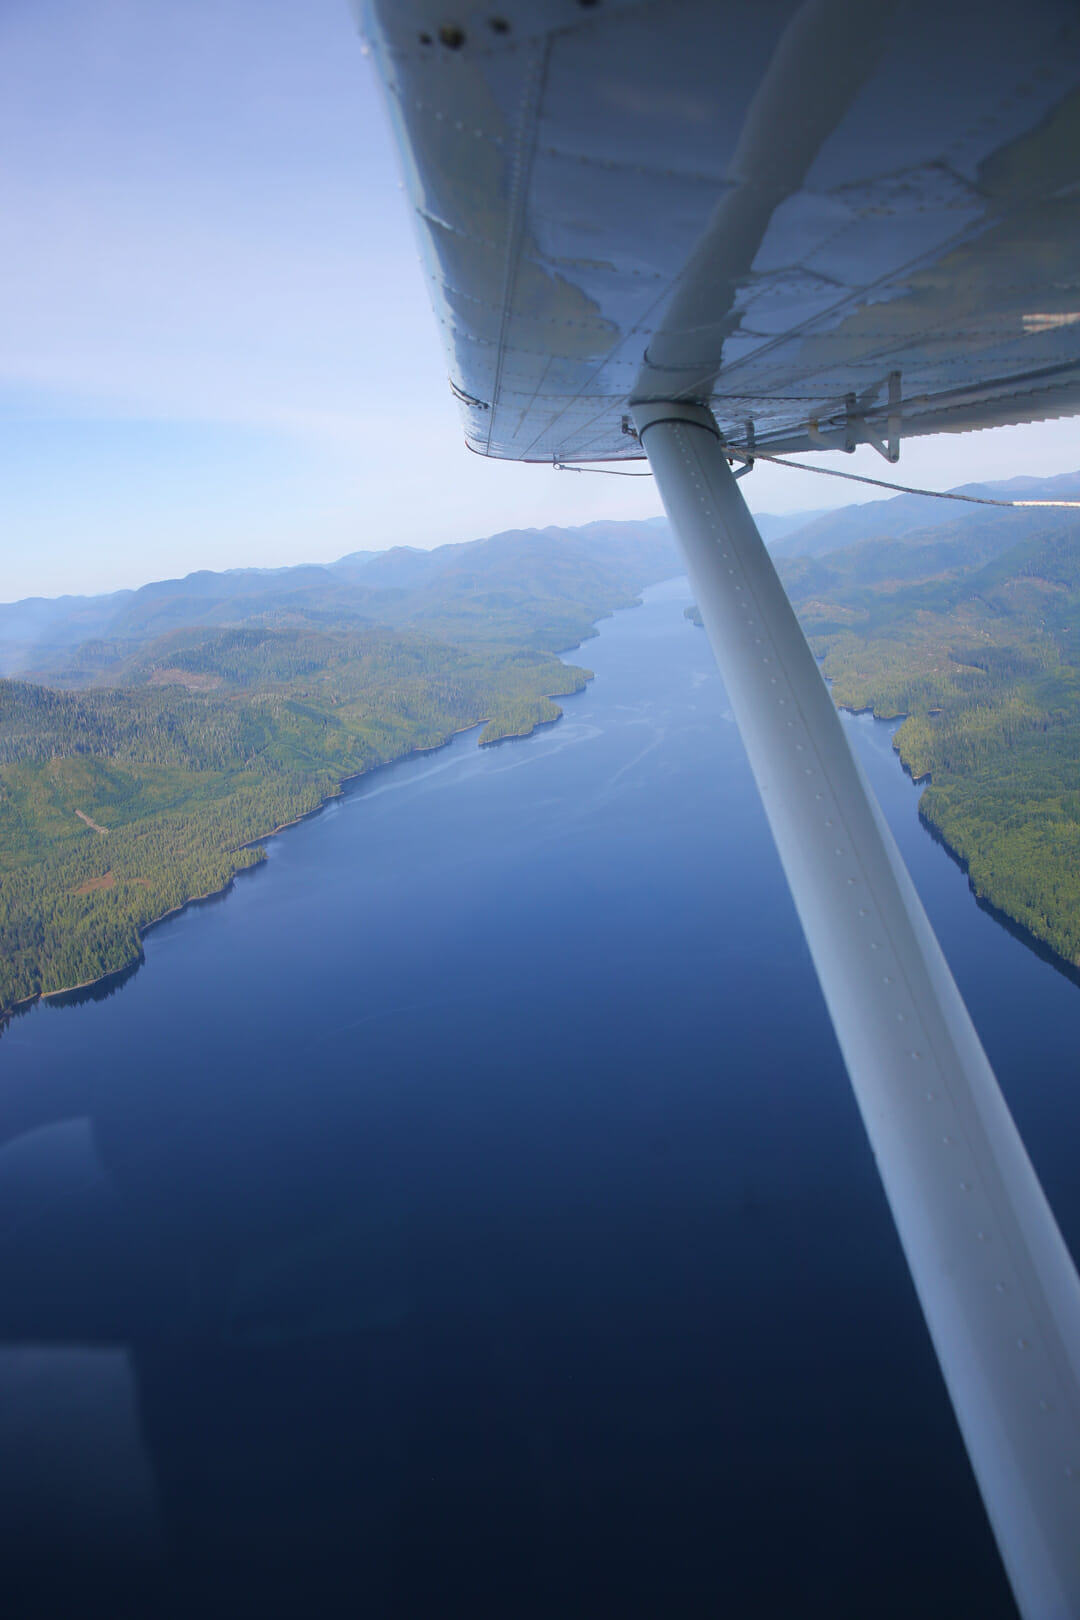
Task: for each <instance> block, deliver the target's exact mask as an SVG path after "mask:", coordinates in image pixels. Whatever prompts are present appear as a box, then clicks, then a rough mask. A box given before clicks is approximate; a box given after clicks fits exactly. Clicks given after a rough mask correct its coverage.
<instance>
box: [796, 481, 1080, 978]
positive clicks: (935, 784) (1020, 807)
mask: <svg viewBox="0 0 1080 1620" xmlns="http://www.w3.org/2000/svg"><path fill="white" fill-rule="evenodd" d="M780 568H781V574H782V577H783V578H784V581H785V584H786V585H787V588H788V590H789V592H790V594H791V596H792V599H793V601H794V602H795V605H796V608H797V610H798V612H799V615H800V618H801V620H802V623H803V626H804V628H805V630H806V631H807V634H808V635H809V636H810V639H811V644H812V645H813V647H814V649H815V651H816V652H817V653H818V654H819V656H820V657H821V658H822V659H823V668H824V672H825V674H826V676H827V677H828V678H829V680H830V681H831V683H832V691H833V696H834V697H835V699H836V702H837V703H838V704H839V705H840V706H841V707H844V708H850V709H854V710H864V709H870V710H872V711H873V712H874V714H876V715H877V716H878V717H879V718H882V719H885V718H900V717H903V719H902V724H901V725H900V726H899V728H898V730H897V732H896V737H895V746H896V748H897V750H898V752H899V754H900V757H901V759H902V760H903V762H904V764H905V766H906V767H907V768H908V770H909V771H910V772H911V774H912V775H913V776H914V777H915V778H916V779H917V780H922V779H926V780H927V786H926V788H925V790H924V792H923V795H922V798H921V800H920V804H919V812H920V815H921V816H922V817H923V819H924V820H925V821H926V822H927V824H928V825H929V826H931V827H932V828H934V829H935V830H936V831H937V832H938V833H939V834H940V836H941V837H942V839H943V840H944V841H945V843H946V844H947V845H948V847H949V848H950V849H951V850H952V851H953V852H954V853H955V854H956V855H957V856H958V857H959V858H960V860H961V861H962V862H963V863H964V864H965V866H966V867H967V871H968V875H969V877H970V880H971V885H972V888H973V889H974V891H975V893H976V894H977V895H978V896H980V897H981V898H983V899H985V900H987V901H989V902H990V903H991V904H992V905H994V906H995V907H997V908H998V909H999V910H1000V911H1002V912H1004V913H1005V914H1006V915H1008V916H1009V917H1011V918H1012V919H1013V920H1014V921H1015V922H1017V923H1019V924H1020V925H1021V926H1022V927H1023V928H1025V929H1027V930H1028V932H1029V933H1031V934H1033V935H1034V936H1035V937H1036V938H1037V939H1038V940H1040V941H1042V942H1043V943H1044V944H1045V945H1047V946H1049V947H1050V948H1051V950H1053V951H1054V952H1055V953H1056V954H1057V955H1059V956H1060V957H1061V958H1062V959H1063V960H1064V961H1065V962H1067V963H1069V964H1070V965H1071V966H1073V967H1080V522H1078V521H1077V517H1076V516H1074V515H1073V514H1071V513H1066V512H1053V511H1047V512H1042V513H1039V514H1038V515H1037V516H1036V515H1035V514H1033V513H1024V514H1021V513H1008V514H992V515H991V516H988V517H987V518H986V519H985V520H984V519H982V518H978V519H976V520H974V521H973V520H972V519H970V518H967V519H965V520H964V521H962V522H956V523H942V524H940V525H938V526H936V527H935V528H933V529H928V530H923V531H916V532H914V533H911V534H908V535H906V536H904V537H903V539H900V540H897V539H889V538H883V539H875V540H869V541H865V542H863V543H862V544H860V545H856V546H851V547H849V548H845V549H844V550H842V551H836V552H833V553H830V554H827V555H825V556H816V557H812V558H810V557H802V558H795V559H791V560H785V561H783V562H781V564H780Z"/></svg>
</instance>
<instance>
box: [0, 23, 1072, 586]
mask: <svg viewBox="0 0 1080 1620" xmlns="http://www.w3.org/2000/svg"><path fill="white" fill-rule="evenodd" d="M0 253H2V256H3V258H2V262H3V264H4V299H3V308H2V311H0V599H2V600H8V601H10V600H12V599H14V598H17V597H20V596H25V595H30V594H42V595H56V594H59V593H62V592H66V591H100V590H110V589H114V588H116V587H118V586H124V585H138V584H140V583H143V582H144V581H146V580H148V579H155V578H161V577H164V576H168V575H174V574H183V573H186V572H188V571H190V570H191V569H194V568H206V567H211V568H226V567H236V566H241V565H244V564H257V565H265V566H272V565H280V564H283V563H290V562H301V561H317V560H326V559H329V558H332V557H335V556H338V555H340V554H341V553H343V552H346V551H350V550H355V549H369V548H377V547H382V546H386V545H393V544H398V543H405V544H409V545H418V546H432V545H439V544H441V543H443V542H444V541H447V540H463V539H470V538H473V537H475V536H477V535H481V534H488V533H492V532H494V531H496V530H499V529H505V528H511V527H519V526H528V525H542V524H547V523H580V522H586V521H588V520H589V519H590V518H596V517H630V516H647V515H651V514H653V513H655V512H657V511H659V509H660V508H659V503H658V500H657V497H656V494H655V491H654V489H653V487H652V484H651V482H650V481H648V480H640V481H636V482H635V481H632V480H626V479H603V478H591V477H583V476H575V475H572V474H565V473H555V472H552V471H550V470H548V469H545V468H537V467H518V466H513V465H506V464H500V463H494V462H484V461H481V460H479V459H478V458H476V457H474V456H471V455H470V454H469V453H468V452H467V451H466V450H465V448H464V445H463V442H462V437H461V431H460V427H459V423H458V417H457V410H456V407H455V405H454V403H453V401H452V399H451V397H450V395H449V391H448V389H447V385H446V368H445V364H444V361H443V357H442V352H441V347H440V344H439V341H438V339H437V337H436V332H435V324H434V320H433V318H432V316H431V313H430V310H429V306H428V302H427V297H426V294H425V290H424V286H423V282H422V279H421V276H420V273H419V268H418V265H417V257H416V249H415V244H414V241H413V236H412V224H411V220H410V218H409V215H408V211H407V208H406V206H405V199H404V196H403V194H402V192H401V190H400V187H399V185H398V171H397V161H396V156H395V153H394V151H393V149H392V146H391V143H390V139H389V135H388V131H387V128H386V122H385V118H384V115H383V110H382V106H381V103H380V100H379V92H378V87H377V85H376V83H375V80H374V76H373V73H372V70H371V65H370V63H369V62H368V61H367V60H366V59H365V57H364V55H363V53H362V51H361V44H360V40H359V37H358V35H357V32H356V28H355V24H354V21H353V18H352V14H351V12H350V8H349V5H348V3H347V0H184V3H183V4H170V3H162V0H4V3H3V4H2V5H0ZM842 460H843V466H844V468H845V470H855V471H858V470H863V471H866V472H868V473H870V474H871V475H872V476H876V475H877V474H878V473H880V472H882V471H885V469H884V467H883V464H882V463H881V462H880V461H879V460H877V458H876V457H874V455H873V452H872V451H869V450H861V451H859V452H858V454H857V455H856V456H855V457H850V458H842ZM864 463H865V464H864ZM1076 466H1080V436H1078V434H1077V429H1076V424H1075V423H1071V422H1065V423H1054V424H1048V425H1046V426H1042V427H1034V428H1023V429H1007V430H1002V431H999V432H995V433H981V434H972V435H969V436H967V437H966V438H964V439H957V438H955V437H949V438H947V439H942V440H935V441H929V442H926V443H921V444H917V445H913V446H910V447H905V451H904V460H903V463H902V469H903V473H904V475H905V481H914V482H919V481H926V482H931V483H937V484H940V485H942V486H947V485H949V484H955V483H958V482H961V481H964V480H967V479H971V478H979V477H987V476H996V477H1003V476H1009V475H1011V474H1014V473H1020V472H1028V473H1050V472H1061V471H1068V470H1072V469H1073V468H1074V467H1076ZM889 475H890V474H889V473H888V472H887V471H886V476H889ZM744 487H747V488H748V493H749V494H750V495H751V503H752V504H753V505H755V506H756V507H757V509H758V510H765V511H788V510H795V509H799V508H804V507H819V506H822V505H829V504H834V503H835V504H839V503H840V502H842V501H844V500H847V499H850V498H852V497H853V496H854V495H855V494H856V492H855V491H854V490H851V489H850V488H848V489H845V486H843V485H841V484H826V483H825V481H824V480H822V479H818V478H811V477H810V476H808V475H805V476H802V477H800V476H798V475H795V474H786V473H784V472H781V471H779V470H777V469H763V468H760V467H759V469H758V470H757V471H756V472H755V473H754V475H753V479H752V480H751V481H750V485H749V486H744Z"/></svg>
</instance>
